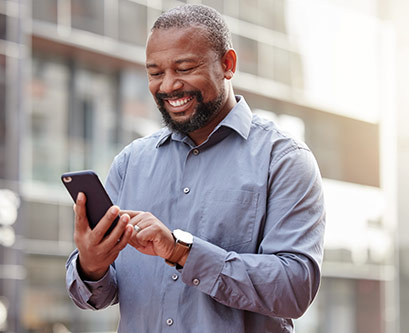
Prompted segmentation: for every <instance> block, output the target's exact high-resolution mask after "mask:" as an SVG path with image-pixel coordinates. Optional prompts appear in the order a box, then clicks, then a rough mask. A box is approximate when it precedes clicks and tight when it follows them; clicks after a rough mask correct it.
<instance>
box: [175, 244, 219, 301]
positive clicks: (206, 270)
mask: <svg viewBox="0 0 409 333" xmlns="http://www.w3.org/2000/svg"><path fill="white" fill-rule="evenodd" d="M226 256H227V251H225V250H223V249H222V248H220V247H217V246H215V245H213V244H211V243H209V242H206V241H204V240H202V239H200V238H197V237H194V238H193V244H192V247H191V248H190V252H189V256H188V257H187V260H186V263H185V265H184V267H183V270H182V271H181V272H182V281H183V282H184V283H185V284H187V285H188V286H194V287H197V288H198V289H199V290H200V291H201V292H203V293H205V294H208V295H210V296H214V295H213V294H215V284H216V282H217V280H218V278H219V276H220V273H221V271H222V269H223V266H224V262H225V258H226Z"/></svg>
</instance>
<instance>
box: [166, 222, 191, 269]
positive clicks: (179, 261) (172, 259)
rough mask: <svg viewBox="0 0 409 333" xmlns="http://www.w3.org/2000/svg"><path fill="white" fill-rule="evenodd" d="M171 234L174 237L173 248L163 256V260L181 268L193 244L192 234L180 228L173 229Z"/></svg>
mask: <svg viewBox="0 0 409 333" xmlns="http://www.w3.org/2000/svg"><path fill="white" fill-rule="evenodd" d="M172 236H173V239H174V248H173V251H172V253H171V255H170V256H169V257H168V258H165V262H166V263H167V264H168V265H170V266H176V268H183V266H184V265H185V263H186V260H187V257H188V256H189V252H190V248H191V246H192V244H193V236H192V235H191V234H190V233H188V232H186V231H183V230H180V229H176V230H174V231H173V232H172Z"/></svg>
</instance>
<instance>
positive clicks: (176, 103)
mask: <svg viewBox="0 0 409 333" xmlns="http://www.w3.org/2000/svg"><path fill="white" fill-rule="evenodd" d="M192 98H193V97H189V98H181V99H177V100H174V101H171V100H168V102H169V104H170V105H172V106H182V105H185V104H186V103H188V102H190V101H191V100H192Z"/></svg>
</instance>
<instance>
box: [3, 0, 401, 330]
mask: <svg viewBox="0 0 409 333" xmlns="http://www.w3.org/2000/svg"><path fill="white" fill-rule="evenodd" d="M182 3H203V4H206V5H209V6H212V7H214V8H216V9H217V10H219V11H220V12H221V13H223V15H224V16H225V18H226V21H227V22H228V25H229V26H230V28H231V31H232V35H233V44H234V47H235V49H236V50H237V53H238V57H239V60H238V61H239V62H238V73H237V74H236V76H235V78H234V80H233V84H234V86H235V92H236V93H237V94H240V95H243V96H245V98H246V100H247V102H248V103H249V105H250V106H251V107H252V108H253V110H254V112H256V113H259V114H260V115H261V116H263V117H267V118H271V119H274V120H275V121H276V122H278V123H279V125H280V126H282V127H283V128H284V129H286V130H287V131H289V132H291V133H292V134H293V135H295V136H297V137H299V138H301V139H303V140H305V141H306V143H307V144H308V145H309V147H310V148H311V149H312V151H313V152H314V154H315V156H316V158H317V160H318V164H319V166H320V169H321V173H322V176H323V178H324V186H325V187H324V189H325V194H326V201H327V207H328V219H327V233H326V239H325V248H326V253H325V260H324V265H323V281H322V286H321V289H320V292H319V295H318V297H317V299H316V300H315V302H314V304H313V306H312V307H311V308H310V309H309V310H308V311H307V313H306V314H305V315H304V316H303V317H302V318H300V319H298V320H297V321H296V327H297V331H299V332H303V333H345V332H348V333H363V332H371V333H387V332H400V331H399V330H400V329H402V331H401V332H404V330H403V327H404V324H402V325H401V324H400V319H399V313H400V312H402V308H403V307H404V306H405V304H400V303H399V302H400V301H399V297H398V290H399V278H398V276H399V265H397V264H396V263H397V260H398V258H397V257H398V255H397V249H396V244H395V240H396V233H397V227H398V222H397V220H398V217H397V215H396V211H395V208H394V207H395V206H394V204H395V202H394V201H393V200H392V199H394V192H393V191H394V189H393V188H392V190H391V189H390V182H389V181H390V180H391V176H390V174H389V173H388V172H387V170H390V169H391V168H393V167H394V165H393V162H392V160H393V156H392V158H391V156H390V151H389V150H388V149H385V142H386V141H385V140H387V138H386V139H385V136H387V134H385V133H390V131H391V130H393V129H394V128H393V127H391V126H392V125H390V124H389V122H388V120H385V119H389V118H388V116H389V114H388V112H391V113H393V110H394V107H395V105H394V102H393V92H391V88H390V86H389V84H390V83H391V82H392V81H393V80H394V77H391V73H393V72H394V71H395V68H394V67H393V66H392V65H391V58H393V57H394V52H395V45H394V38H395V34H394V30H393V28H392V27H391V25H390V24H389V23H387V22H386V20H383V19H382V17H380V15H379V8H380V7H381V5H380V4H381V3H383V2H381V1H369V0H368V1H364V0H359V1H340V0H331V1H326V2H322V1H318V0H308V1H305V0H304V1H301V0H251V1H250V0H239V1H236V0H224V1H216V0H202V1H200V0H196V1H172V0H155V1H148V0H35V1H34V0H33V1H29V0H25V1H24V0H20V1H17V0H16V1H13V0H0V200H3V203H4V204H2V202H1V201H0V204H1V205H0V268H1V272H0V332H2V331H4V332H114V331H115V330H116V325H117V320H118V316H119V313H118V308H117V307H116V306H114V307H111V308H109V309H106V310H103V311H98V312H88V311H82V310H79V309H78V308H76V307H75V306H74V305H73V304H72V302H71V301H70V299H69V298H68V295H67V293H66V291H65V270H64V263H65V260H66V258H67V256H68V255H69V253H70V252H71V251H72V250H73V249H74V243H73V212H72V202H71V200H70V198H69V196H68V195H67V193H66V191H65V189H64V188H63V186H62V185H61V183H60V175H61V174H62V173H63V172H65V171H68V170H80V169H93V170H95V171H96V172H97V173H98V174H99V175H100V177H101V179H105V177H106V175H107V171H108V169H109V166H110V164H111V161H112V159H113V157H114V156H115V155H116V154H117V153H118V152H119V151H120V150H121V148H122V147H124V146H125V145H126V144H127V143H129V142H130V141H131V140H133V139H135V138H138V137H141V136H145V135H148V134H149V133H152V132H153V131H155V130H157V129H158V128H160V127H161V119H160V114H159V112H157V110H156V107H155V105H154V103H153V100H152V97H151V95H150V93H149V91H148V88H147V78H146V72H145V68H144V52H145V50H144V45H145V41H146V37H147V34H148V32H149V29H150V27H151V25H152V23H153V22H154V20H155V18H156V17H157V16H158V15H160V13H161V12H163V11H165V10H167V9H169V8H172V7H174V6H177V5H179V4H182ZM383 5H385V4H384V3H383ZM391 46H392V47H391ZM391 110H392V111H391ZM388 142H389V141H388ZM391 201H392V203H391ZM10 207H12V208H10ZM10 210H11V211H16V212H18V214H17V215H16V216H15V219H14V221H13V222H10V219H9V220H8V222H7V221H6V220H7V219H6V218H3V215H6V213H5V212H9V211H10ZM2 314H4V315H3V317H2ZM400 326H402V327H400Z"/></svg>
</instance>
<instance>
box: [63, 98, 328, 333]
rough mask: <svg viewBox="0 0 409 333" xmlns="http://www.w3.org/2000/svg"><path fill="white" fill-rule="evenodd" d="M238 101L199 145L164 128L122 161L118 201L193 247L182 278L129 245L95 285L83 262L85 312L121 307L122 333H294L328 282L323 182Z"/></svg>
mask: <svg viewBox="0 0 409 333" xmlns="http://www.w3.org/2000/svg"><path fill="white" fill-rule="evenodd" d="M237 99H238V103H237V104H236V106H235V107H234V108H233V109H232V110H231V111H230V113H229V114H228V115H227V116H226V117H225V119H224V120H223V121H222V122H221V123H220V124H219V125H218V126H217V127H216V128H215V129H214V131H213V132H212V134H211V135H210V136H209V138H208V140H207V141H205V142H204V143H202V144H201V145H199V146H196V145H195V144H194V143H193V141H192V140H191V139H190V138H189V137H188V136H185V135H182V134H179V133H172V132H170V131H169V130H168V129H167V128H164V129H162V130H160V131H159V132H157V133H155V134H153V135H151V136H149V137H146V138H142V139H138V140H135V141H134V142H132V143H131V144H130V145H128V146H127V147H126V148H125V149H124V150H123V151H122V152H121V153H120V154H119V155H118V156H117V157H116V158H115V160H114V162H113V164H112V167H111V170H110V173H109V175H108V178H107V182H106V188H107V191H108V193H109V195H110V196H111V199H112V200H113V202H114V203H116V204H117V205H119V206H120V208H121V209H127V210H142V211H149V212H151V213H152V214H154V215H155V216H156V217H157V218H159V219H160V220H161V221H162V222H163V223H165V225H167V227H168V228H169V229H170V230H173V229H176V228H179V229H182V230H185V231H188V232H190V233H191V234H192V235H193V236H194V241H193V246H192V248H191V250H190V253H189V256H188V258H187V261H186V263H185V266H184V267H183V269H181V270H177V269H175V268H174V267H170V266H169V265H167V264H166V263H165V262H164V260H163V259H162V258H159V257H154V256H147V255H143V254H141V253H139V252H138V251H137V250H136V249H134V248H133V247H131V246H130V245H128V246H127V247H126V248H125V249H124V250H123V251H122V252H121V253H120V254H119V256H118V258H117V259H116V261H115V263H114V264H113V265H111V267H110V270H109V271H108V272H107V274H106V275H105V276H104V277H103V278H102V279H101V280H100V281H96V282H89V281H82V280H81V278H80V277H79V275H78V272H77V270H76V260H77V253H76V252H74V253H73V254H72V255H71V256H70V258H69V259H68V261H67V288H68V290H69V293H70V296H71V298H72V299H73V301H74V302H75V303H76V304H77V305H78V306H79V307H81V308H88V309H100V308H103V307H106V306H108V305H110V304H113V303H115V302H119V306H120V313H121V316H120V322H119V328H118V330H119V332H178V333H180V332H200V333H203V332H234V333H239V332H294V328H293V321H292V319H291V318H297V317H299V316H301V315H302V314H303V313H304V312H305V310H306V309H307V308H308V306H309V305H310V304H311V302H312V301H313V299H314V297H315V295H316V293H317V290H318V287H319V283H320V266H321V263H322V257H323V233H324V220H325V213H324V203H323V194H322V188H321V177H320V174H319V170H318V167H317V164H316V161H315V159H314V157H313V155H312V153H311V151H310V150H309V149H308V147H307V146H306V145H304V144H302V143H299V142H297V141H295V140H293V139H292V138H290V137H288V136H287V135H286V134H283V133H282V132H281V131H280V130H279V129H278V128H277V127H276V125H275V124H274V123H272V122H269V121H266V120H263V119H261V118H259V117H258V116H256V115H253V114H252V113H251V110H250V109H249V107H248V105H247V104H246V102H245V100H244V98H242V97H239V96H238V97H237Z"/></svg>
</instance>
